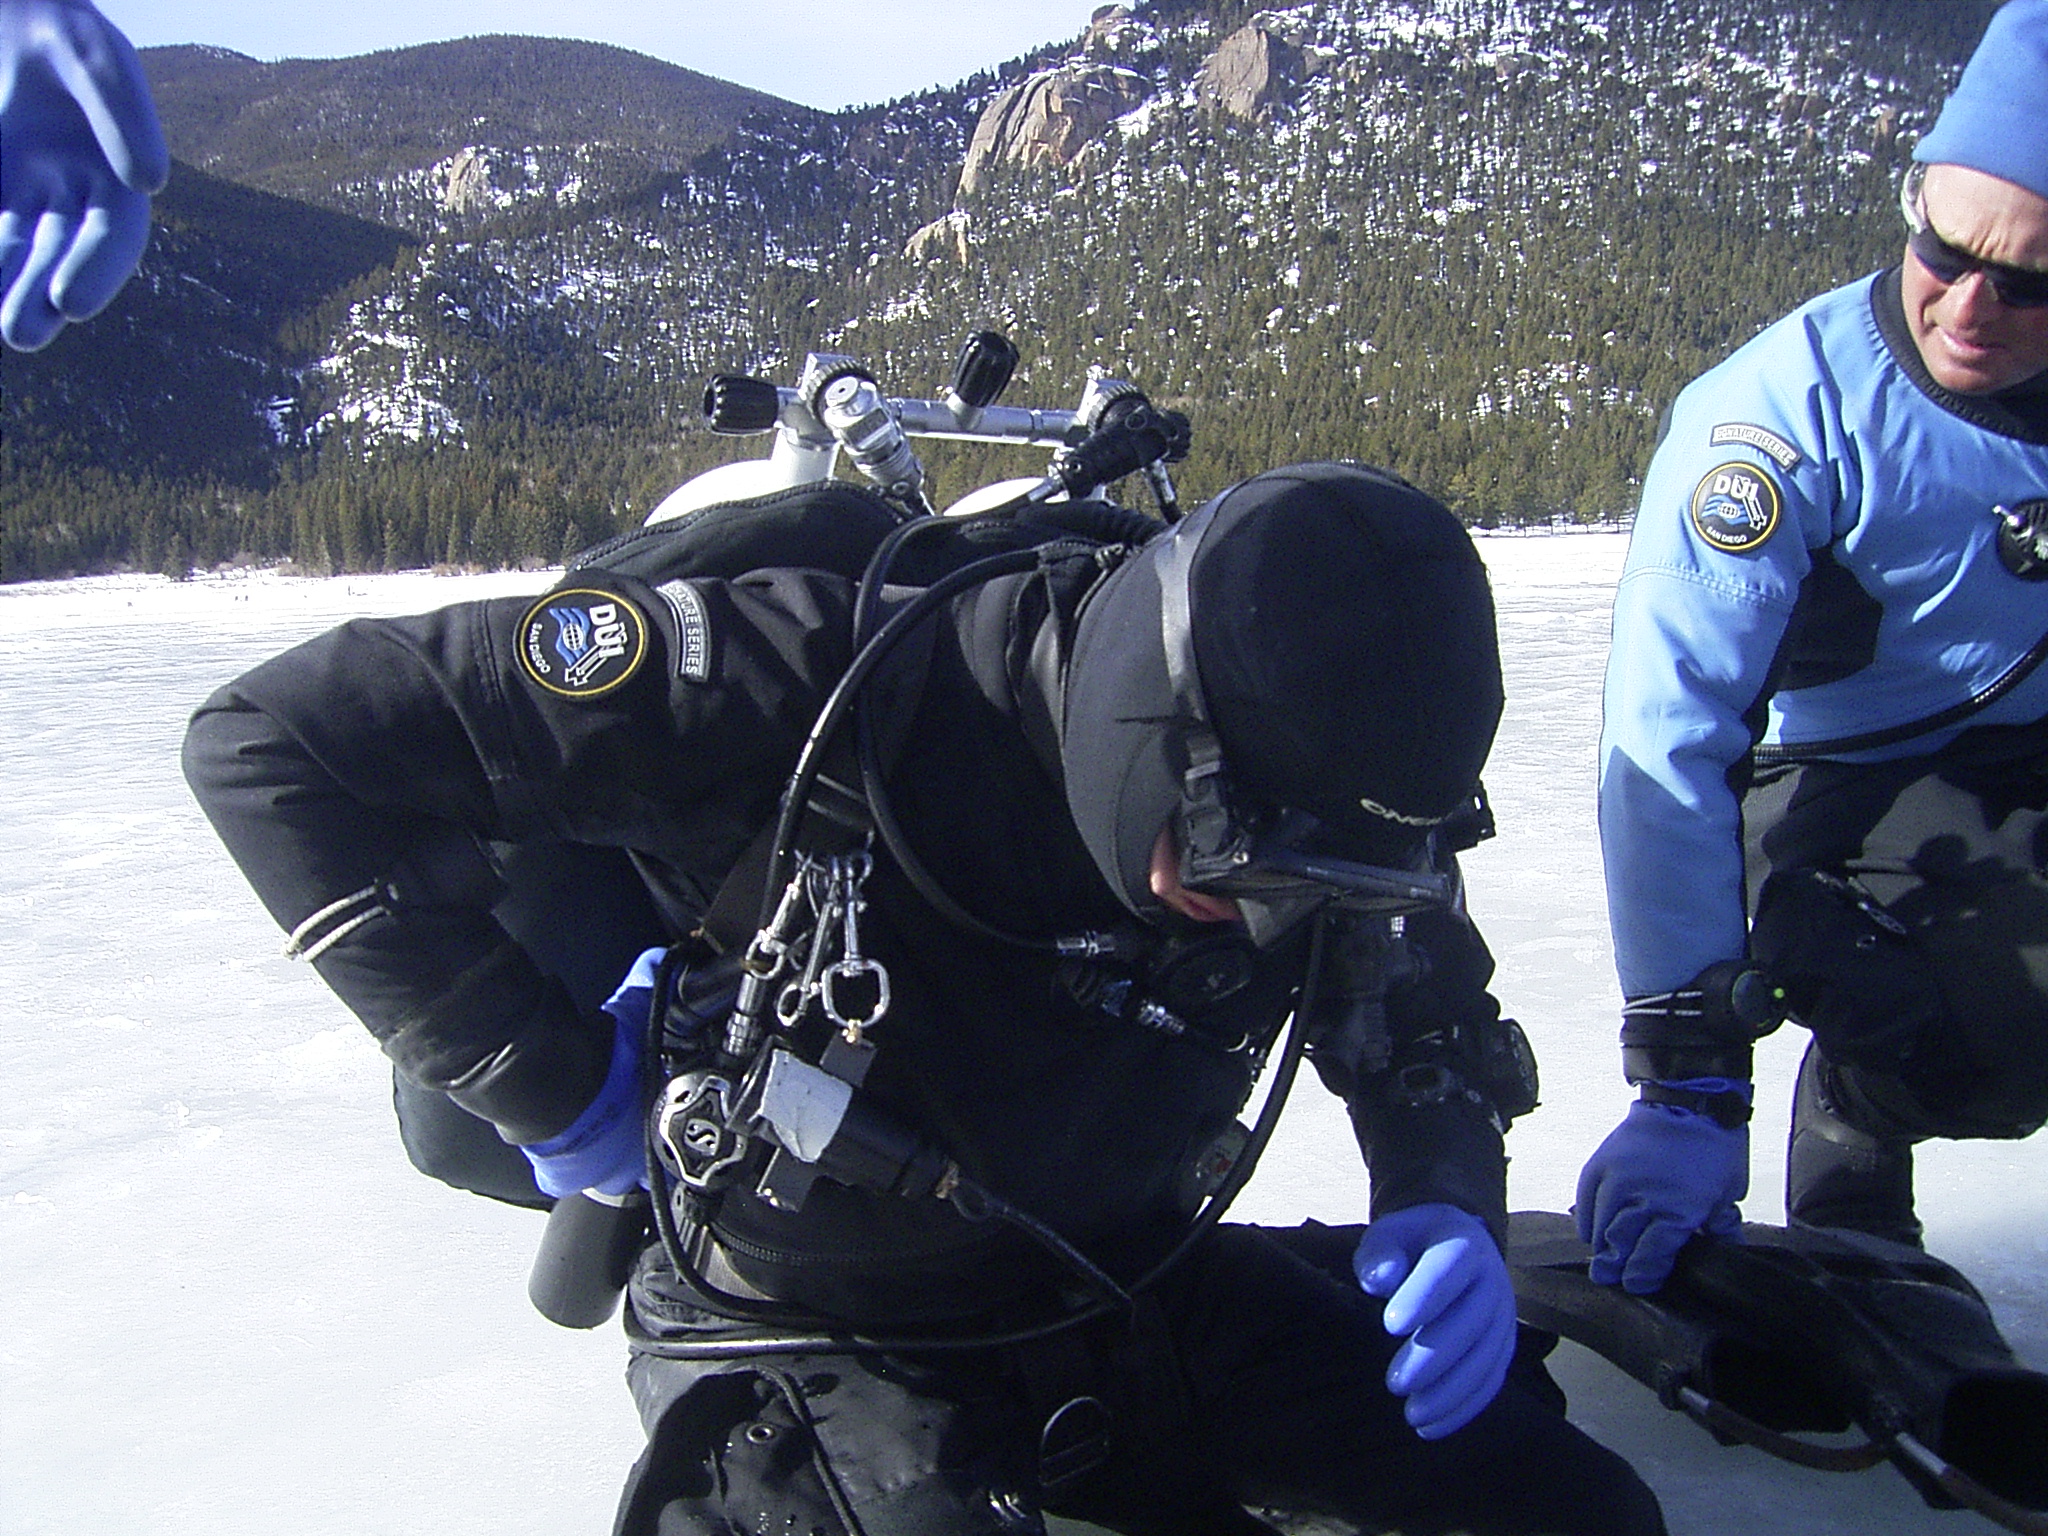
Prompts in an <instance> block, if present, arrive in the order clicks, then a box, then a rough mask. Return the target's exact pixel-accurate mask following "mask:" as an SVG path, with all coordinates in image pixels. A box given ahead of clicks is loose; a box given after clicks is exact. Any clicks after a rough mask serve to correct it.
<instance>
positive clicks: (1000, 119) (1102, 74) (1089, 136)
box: [959, 62, 1152, 201]
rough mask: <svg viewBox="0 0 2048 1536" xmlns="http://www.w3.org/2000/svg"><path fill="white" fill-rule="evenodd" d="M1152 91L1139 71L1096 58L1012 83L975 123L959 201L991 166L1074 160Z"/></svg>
mask: <svg viewBox="0 0 2048 1536" xmlns="http://www.w3.org/2000/svg"><path fill="white" fill-rule="evenodd" d="M1151 95H1152V86H1151V83H1150V82H1149V81H1147V80H1146V79H1145V77H1144V76H1143V75H1140V74H1138V73H1137V72H1136V71H1134V70H1129V69H1125V68H1123V67H1122V66H1120V65H1116V64H1101V63H1093V62H1077V63H1073V64H1066V65H1062V66H1061V67H1060V68H1058V69H1048V70H1041V71H1040V72H1039V73H1037V74H1035V75H1033V76H1031V77H1030V78H1029V79H1027V80H1025V81H1024V82H1023V83H1022V84H1021V85H1014V86H1012V87H1010V89H1008V90H1006V91H1004V92H1003V93H1002V94H1001V95H999V96H997V97H996V98H995V100H993V101H991V102H990V103H989V104H988V106H987V107H986V108H985V109H984V110H983V111H982V114H981V120H980V121H979V122H978V123H976V124H975V127H974V137H973V139H971V140H970V141H969V142H968V145H967V163H966V164H965V165H964V166H962V167H961V170H960V193H959V195H960V198H961V200H962V201H965V200H966V199H967V198H970V197H972V196H973V195H974V194H975V193H976V192H978V191H980V190H981V188H982V186H983V184H984V183H985V182H986V180H987V176H988V169H989V167H990V166H991V165H998V164H1004V165H1019V166H1027V167H1028V166H1037V165H1054V166H1064V165H1071V164H1072V163H1073V162H1074V159H1075V157H1076V156H1078V155H1079V154H1080V153H1081V151H1082V150H1083V149H1085V148H1087V147H1088V145H1090V144H1092V143H1094V142H1095V141H1096V140H1097V139H1099V138H1100V137H1101V136H1102V135H1103V133H1104V132H1106V131H1107V130H1108V128H1109V125H1110V124H1111V123H1113V122H1115V121H1116V120H1117V119H1118V118H1120V117H1122V116H1123V115H1124V114H1125V113H1127V112H1131V111H1135V110H1136V109H1137V108H1138V107H1140V106H1142V105H1144V103H1145V102H1146V100H1148V99H1149V98H1150V97H1151Z"/></svg>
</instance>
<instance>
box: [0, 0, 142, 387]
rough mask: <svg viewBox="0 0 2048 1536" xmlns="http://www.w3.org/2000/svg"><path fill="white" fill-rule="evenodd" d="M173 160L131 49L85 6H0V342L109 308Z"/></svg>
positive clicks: (77, 2)
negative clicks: (154, 194)
mask: <svg viewBox="0 0 2048 1536" xmlns="http://www.w3.org/2000/svg"><path fill="white" fill-rule="evenodd" d="M170 173H171V157H170V152H169V150H168V149H166V148H165V145H164V135H163V129H162V128H161V127H160V126H159V124H158V123H157V117H156V108H155V107H154V106H152V105H151V103H150V99H149V86H148V83H147V82H146V81H145V80H144V79H143V76H142V64H141V61H140V60H138V59H137V58H136V56H135V50H134V49H133V48H132V47H130V46H129V43H128V39H127V38H125V37H123V36H122V35H121V34H120V33H119V32H118V31H116V30H115V29H114V27H113V26H112V25H111V24H110V23H109V22H108V21H107V19H106V18H105V17H104V16H102V15H100V13H99V12H98V11H96V10H94V9H93V8H92V6H90V5H89V4H87V3H85V0H0V339H4V340H5V341H6V343H7V345H8V346H10V347H16V348H19V349H20V350H22V351H24V352H32V351H34V350H35V349H36V348H37V347H41V346H44V345H46V344H47V343H48V342H49V341H50V339H51V338H52V337H54V336H55V335H56V334H57V333H58V332H59V331H61V330H62V329H63V328H64V325H65V322H66V321H69V320H84V319H88V318H90V317H91V316H93V315H96V314H98V313H99V312H100V311H101V310H102V309H104V308H105V307H106V306H107V304H108V302H109V301H110V300H111V299H112V298H113V297H114V295H115V294H116V293H118V292H120V290H121V285H122V284H123V283H125V282H126V281H128V274H129V273H131V272H133V271H134V270H135V264H136V263H137V262H138V261H140V260H141V259H142V250H143V247H144V246H146V245H147V244H148V243H149V195H150V194H151V193H152V192H156V191H158V190H160V189H161V188H162V187H163V184H164V182H165V181H167V180H168V179H169V177H170Z"/></svg>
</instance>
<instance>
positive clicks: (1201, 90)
mask: <svg viewBox="0 0 2048 1536" xmlns="http://www.w3.org/2000/svg"><path fill="white" fill-rule="evenodd" d="M1308 74H1309V57H1308V55H1307V53H1306V52H1304V50H1303V49H1302V48H1301V47H1300V46H1299V45H1298V44H1297V43H1296V42H1294V41H1293V40H1292V39H1291V38H1290V37H1288V36H1287V35H1285V34H1284V33H1283V32H1282V30H1281V29H1280V27H1279V26H1277V25H1276V24H1275V23H1274V22H1273V20H1272V19H1271V18H1261V19H1258V20H1254V21H1252V22H1251V23H1249V24H1248V25H1246V26H1243V27H1240V28H1238V29H1237V31H1235V32H1233V33H1231V34H1230V36H1228V37H1226V38H1225V39H1224V40H1223V42H1222V44H1221V45H1220V46H1218V48H1217V49H1216V51H1215V52H1214V53H1212V54H1210V55H1209V57H1208V58H1207V59H1205V60H1203V61H1202V68H1201V70H1200V72H1199V73H1198V74H1197V75H1196V76H1195V100H1196V101H1197V102H1198V103H1200V105H1201V107H1202V108H1203V110H1204V111H1208V112H1224V113H1228V114H1229V115H1230V116H1232V117H1236V118H1242V119H1243V120H1245V121H1246V122H1258V121H1260V120H1262V119H1264V118H1265V117H1266V116H1267V115H1268V114H1269V113H1270V112H1271V110H1272V109H1273V107H1274V106H1275V105H1276V104H1278V103H1280V102H1283V101H1286V100H1287V99H1288V98H1289V97H1290V96H1291V95H1292V94H1293V92H1294V89H1295V87H1296V85H1298V84H1299V83H1300V82H1301V81H1302V80H1303V79H1304V78H1306V77H1307V75H1308Z"/></svg>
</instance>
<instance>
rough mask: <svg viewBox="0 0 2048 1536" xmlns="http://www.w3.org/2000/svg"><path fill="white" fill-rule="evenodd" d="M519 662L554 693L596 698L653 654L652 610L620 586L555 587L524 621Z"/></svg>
mask: <svg viewBox="0 0 2048 1536" xmlns="http://www.w3.org/2000/svg"><path fill="white" fill-rule="evenodd" d="M518 643H519V665H520V667H521V668H522V669H524V671H525V673H526V675H527V676H528V677H529V678H531V679H533V681H534V682H535V683H537V684H539V685H540V686H541V687H542V688H544V689H546V690H547V691H548V692H549V693H552V694H556V695H558V696H559V697H561V698H565V699H595V698H601V697H603V696H604V695H605V694H607V693H610V692H611V691H612V690H613V689H615V688H619V687H621V686H623V685H624V684H625V683H626V681H627V680H628V679H630V678H631V677H632V676H633V674H634V673H635V672H638V671H639V670H640V663H641V662H642V661H644V660H646V659H647V616H646V615H645V614H643V613H642V612H641V611H640V610H639V608H638V607H636V606H635V605H634V604H633V603H631V602H629V601H627V600H626V599H625V598H623V597H620V596H619V595H618V594H617V593H615V592H598V591H594V590H592V589H590V588H588V587H569V588H567V589H565V590H563V591H559V592H550V593H548V595H547V596H546V597H543V598H541V599H540V600H539V601H537V602H536V603H535V604H534V605H533V606H532V607H531V608H529V609H527V610H526V616H525V617H524V618H522V619H521V620H520V621H519V642H518Z"/></svg>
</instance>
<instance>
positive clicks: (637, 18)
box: [100, 0, 1105, 111]
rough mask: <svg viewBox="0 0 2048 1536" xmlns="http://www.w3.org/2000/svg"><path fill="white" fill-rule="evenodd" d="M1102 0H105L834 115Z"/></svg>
mask: <svg viewBox="0 0 2048 1536" xmlns="http://www.w3.org/2000/svg"><path fill="white" fill-rule="evenodd" d="M1103 3H1105V0H752V3H750V4H745V5H740V6H735V5H733V4H731V3H729V0H601V3H587V4H583V5H576V6H564V5H562V4H561V3H560V0H348V3H347V4H340V5H336V4H316V5H307V4H293V3H291V0H100V9H101V10H102V11H103V12H105V13H106V15H107V16H108V18H109V19H111V20H112V21H113V22H114V24H115V25H116V26H118V27H120V28H121V30H122V31H124V32H125V33H127V34H128V39H129V41H130V42H132V43H134V44H135V45H136V47H138V48H150V47H158V46H161V45H164V44H170V43H210V44H213V45H215V46H217V47H222V48H232V49H234V50H235V51H236V52H237V53H245V54H248V55H249V56H250V57H252V58H257V59H263V60H273V59H283V58H323V59H324V58H346V57H349V56H351V55H354V54H361V53H374V52H376V51H377V50H379V49H384V48H405V47H410V46H412V45H414V44H417V43H433V42H445V41H448V40H449V39H452V38H459V37H474V36H477V35H479V34H483V33H493V32H509V33H523V34H527V35H530V36H535V37H573V38H579V39H582V40H585V41H589V42H600V43H611V44H614V45H616V46H617V47H620V48H630V49H632V50H633V51H635V52H636V53H645V54H650V55H652V56H653V57H655V58H658V59H666V60H667V61H668V62H669V63H671V64H680V65H682V66H684V67H685V68H687V69H694V70H697V71H698V72H699V73H701V74H706V75H713V76H716V77H717V78H719V79H721V80H729V81H731V82H733V83H734V84H736V85H745V86H751V87H752V88H753V89H755V90H759V91H766V92H768V93H769V94H770V95H774V96H780V97H782V98H784V99H785V100H788V101H795V102H801V103H803V104H804V105H805V106H810V107H818V108H822V109H824V110H827V111H832V110H837V109H838V108H841V107H846V106H854V105H859V104H863V103H870V102H881V101H889V100H892V99H894V98H895V97H898V96H904V95H908V94H910V93H911V92H914V91H920V90H923V89H925V88H926V87H928V86H933V85H950V84H952V83H953V82H954V81H956V80H961V79H965V78H966V77H967V76H968V75H971V74H973V73H974V72H975V71H976V70H979V69H983V68H986V67H988V66H990V65H995V64H1000V63H1002V62H1003V61H1004V60H1006V59H1012V58H1015V57H1016V56H1017V55H1019V54H1021V53H1026V52H1029V51H1030V50H1031V49H1033V48H1036V47H1038V46H1040V45H1041V44H1044V43H1050V42H1057V41H1062V40H1064V39H1067V38H1070V37H1073V36H1075V35H1076V34H1077V33H1079V32H1080V31H1081V29H1082V28H1083V27H1085V26H1086V25H1087V24H1088V19H1089V17H1090V16H1091V15H1093V14H1094V12H1095V10H1096V9H1097V7H1098V6H1100V5H1102V4H1103Z"/></svg>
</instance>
